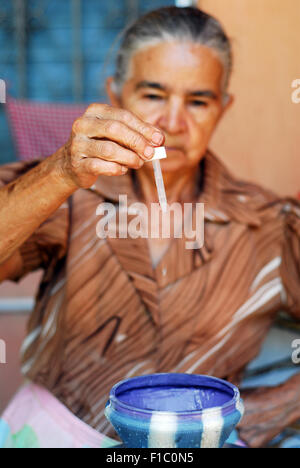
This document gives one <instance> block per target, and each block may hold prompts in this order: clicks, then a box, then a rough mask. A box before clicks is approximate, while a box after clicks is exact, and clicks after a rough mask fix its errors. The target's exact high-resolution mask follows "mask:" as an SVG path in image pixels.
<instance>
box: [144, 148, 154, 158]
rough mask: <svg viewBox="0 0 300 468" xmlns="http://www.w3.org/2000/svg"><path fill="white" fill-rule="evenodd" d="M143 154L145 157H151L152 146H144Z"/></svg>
mask: <svg viewBox="0 0 300 468" xmlns="http://www.w3.org/2000/svg"><path fill="white" fill-rule="evenodd" d="M144 155H145V156H146V158H149V159H150V158H152V156H153V155H154V148H152V146H146V149H145V151H144Z"/></svg>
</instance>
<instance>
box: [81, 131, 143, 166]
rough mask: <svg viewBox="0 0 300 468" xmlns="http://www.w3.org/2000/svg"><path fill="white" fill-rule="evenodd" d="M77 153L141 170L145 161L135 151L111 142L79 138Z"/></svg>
mask: <svg viewBox="0 0 300 468" xmlns="http://www.w3.org/2000/svg"><path fill="white" fill-rule="evenodd" d="M76 149H77V151H76V152H79V153H83V154H84V155H86V156H87V157H89V158H99V159H103V160H105V161H111V162H116V163H118V164H121V165H124V166H127V167H130V168H132V169H139V168H140V167H142V166H143V164H144V161H143V160H142V159H141V158H140V157H139V156H138V155H137V154H136V153H134V152H133V151H131V150H129V149H126V148H124V147H123V146H121V145H118V144H117V143H115V142H113V141H109V140H94V139H89V138H80V137H77V144H76Z"/></svg>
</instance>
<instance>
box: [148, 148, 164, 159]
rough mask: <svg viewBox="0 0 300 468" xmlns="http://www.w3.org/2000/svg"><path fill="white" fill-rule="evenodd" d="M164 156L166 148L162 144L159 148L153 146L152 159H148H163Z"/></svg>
mask: <svg viewBox="0 0 300 468" xmlns="http://www.w3.org/2000/svg"><path fill="white" fill-rule="evenodd" d="M166 157H167V153H166V148H165V147H164V146H160V147H159V148H155V153H154V156H153V158H152V159H149V161H155V160H156V159H165V158H166Z"/></svg>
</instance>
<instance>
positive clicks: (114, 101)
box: [105, 76, 121, 107]
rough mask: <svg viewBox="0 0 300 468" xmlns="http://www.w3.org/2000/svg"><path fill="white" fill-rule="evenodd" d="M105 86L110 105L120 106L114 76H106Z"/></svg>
mask: <svg viewBox="0 0 300 468" xmlns="http://www.w3.org/2000/svg"><path fill="white" fill-rule="evenodd" d="M105 87H106V93H107V95H108V98H109V100H110V103H111V105H112V106H114V107H120V106H121V102H120V98H119V96H118V94H117V92H116V89H115V86H114V78H113V77H112V76H109V77H108V78H107V80H106V86H105Z"/></svg>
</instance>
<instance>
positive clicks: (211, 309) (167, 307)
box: [0, 153, 300, 436]
mask: <svg viewBox="0 0 300 468" xmlns="http://www.w3.org/2000/svg"><path fill="white" fill-rule="evenodd" d="M33 164H35V163H27V164H24V163H16V164H12V165H7V166H2V168H1V169H0V180H1V181H2V183H3V184H6V183H8V182H10V181H11V180H13V179H14V178H16V177H18V176H19V175H20V174H22V173H23V172H24V171H26V170H28V169H29V168H30V167H32V165H33ZM203 168H204V169H203V179H202V181H203V184H202V190H201V193H200V195H199V198H198V201H201V202H204V203H205V245H204V247H203V248H201V249H200V250H187V249H186V248H185V239H184V238H183V239H172V241H171V244H170V247H169V249H168V250H167V252H166V253H165V254H164V256H163V257H162V259H161V260H160V262H159V263H158V265H157V266H156V267H153V266H152V262H151V255H150V250H149V245H148V240H147V239H144V238H139V239H130V238H129V239H110V238H107V239H104V240H103V239H99V238H98V237H97V235H96V225H97V223H98V221H99V216H96V209H97V206H98V205H99V203H101V202H102V201H104V200H105V201H109V202H114V203H117V202H118V197H119V194H127V195H128V201H129V202H131V201H138V199H137V195H136V193H137V192H136V190H135V186H134V183H133V180H132V177H131V174H129V175H126V176H122V177H114V178H108V177H104V176H103V177H99V179H98V181H97V184H96V186H95V187H94V188H93V189H90V190H83V189H81V190H78V191H77V192H76V193H75V194H74V195H73V196H72V197H71V198H70V199H69V200H68V202H66V203H64V204H63V205H62V206H61V207H60V209H59V210H58V211H57V212H56V213H55V214H54V215H53V216H52V217H51V218H50V219H48V221H46V222H45V223H44V224H43V225H42V226H41V227H40V228H39V229H38V230H37V232H36V233H35V234H34V235H33V236H32V237H31V238H30V239H29V240H28V241H27V242H26V243H25V244H24V245H23V246H22V248H21V249H20V253H21V256H22V260H23V266H22V271H18V272H15V274H14V275H12V277H11V278H10V279H13V280H18V279H19V278H21V277H22V276H24V275H25V274H26V273H28V272H29V271H32V270H35V269H38V268H41V267H42V268H43V269H44V270H45V274H44V277H43V280H42V283H41V285H40V290H39V293H38V296H37V301H36V307H35V309H34V312H33V313H32V315H31V318H30V321H29V325H28V335H27V338H26V340H25V342H24V344H23V348H22V370H23V373H24V375H25V376H27V377H28V378H30V379H32V380H33V381H34V382H36V383H39V384H41V385H44V386H45V387H46V388H47V389H49V390H50V391H51V392H53V394H54V395H55V396H56V397H57V398H58V399H59V400H60V401H61V402H63V403H64V404H65V405H66V406H67V407H68V408H69V409H70V410H71V411H72V412H73V413H74V414H75V415H77V416H78V417H79V418H81V419H82V420H84V421H85V422H86V423H88V424H90V425H91V426H92V427H94V428H96V429H97V430H99V431H101V432H103V433H104V434H107V435H109V436H115V433H114V431H113V430H112V429H110V424H109V423H108V422H107V420H106V419H105V417H104V406H105V403H106V401H107V399H108V394H109V390H110V389H111V387H112V386H113V385H114V384H115V383H116V382H118V381H120V380H121V379H124V378H127V377H132V376H135V375H141V374H146V373H153V372H187V373H201V374H210V375H214V376H216V377H221V378H228V379H230V380H231V381H232V382H234V383H238V382H239V379H240V378H241V375H242V371H243V369H244V367H245V365H246V364H247V363H248V362H249V361H250V360H251V359H253V358H254V357H255V356H256V355H257V353H258V351H259V349H260V346H261V344H262V341H263V339H264V337H265V335H266V333H267V331H268V329H269V327H270V325H271V323H272V321H273V319H274V317H275V314H276V312H277V311H278V310H279V309H282V308H284V309H286V310H287V311H289V312H290V313H291V314H292V315H293V316H294V317H296V318H297V319H299V318H300V205H299V203H297V202H296V201H294V200H282V199H279V198H276V197H275V196H274V195H273V194H272V193H270V192H267V191H265V190H263V189H261V188H259V187H257V186H256V185H253V184H249V183H245V182H241V181H238V180H236V179H235V178H234V177H233V176H232V175H231V174H230V173H229V172H228V170H227V169H226V168H225V167H224V166H223V164H222V163H221V162H220V161H219V160H218V159H217V158H216V157H215V156H214V155H212V154H211V153H208V154H207V156H206V157H205V160H204V164H203Z"/></svg>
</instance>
